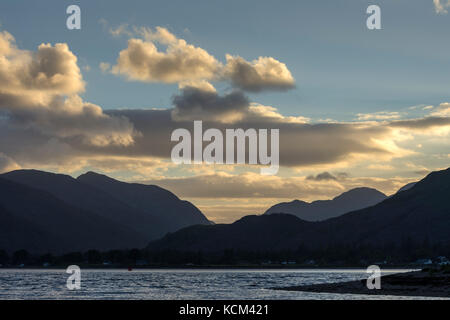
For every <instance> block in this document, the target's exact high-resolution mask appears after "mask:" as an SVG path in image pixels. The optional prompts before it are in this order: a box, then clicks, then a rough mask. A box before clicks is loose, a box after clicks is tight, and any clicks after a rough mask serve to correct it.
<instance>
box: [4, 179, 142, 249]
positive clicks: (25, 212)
mask: <svg viewBox="0 0 450 320" xmlns="http://www.w3.org/2000/svg"><path fill="white" fill-rule="evenodd" d="M0 221H1V223H0V230H1V232H0V248H2V249H4V250H7V251H14V250H18V249H27V250H29V251H32V252H60V253H61V252H66V251H77V250H87V249H90V248H94V249H102V250H104V249H109V248H127V247H130V246H132V245H134V244H136V243H141V242H142V241H143V240H144V239H142V238H140V237H139V236H138V235H136V234H135V233H134V232H133V231H132V230H130V229H127V228H126V227H123V226H121V225H119V224H116V223H114V222H112V221H111V220H109V219H106V218H104V217H101V216H98V215H96V214H94V213H92V212H89V211H86V210H83V209H81V208H78V207H75V206H72V205H69V204H68V203H66V202H64V201H62V200H60V199H58V198H56V197H55V196H53V195H51V194H50V193H48V192H45V191H42V190H39V189H35V188H30V187H28V186H25V185H22V184H18V183H15V182H12V181H9V180H7V179H4V178H0Z"/></svg>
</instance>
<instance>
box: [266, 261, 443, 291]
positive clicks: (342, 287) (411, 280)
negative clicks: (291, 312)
mask: <svg viewBox="0 0 450 320" xmlns="http://www.w3.org/2000/svg"><path fill="white" fill-rule="evenodd" d="M366 281H367V280H366V279H362V280H357V281H348V282H340V283H324V284H312V285H303V286H293V287H284V288H273V289H275V290H288V291H305V292H317V293H325V292H327V293H341V294H367V295H393V296H416V297H436V298H438V297H439V298H450V270H449V269H448V268H443V269H440V270H436V269H423V270H421V271H413V272H406V273H398V274H391V275H386V276H382V277H381V288H380V289H372V290H369V289H368V288H367V286H366Z"/></svg>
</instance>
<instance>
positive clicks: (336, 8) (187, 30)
mask: <svg viewBox="0 0 450 320" xmlns="http://www.w3.org/2000/svg"><path fill="white" fill-rule="evenodd" d="M72 4H76V5H78V6H79V7H80V9H81V29H80V30H69V29H68V28H67V27H66V19H67V17H68V16H69V15H68V14H66V8H67V7H68V6H69V5H72ZM371 4H376V5H378V6H379V7H380V8H381V26H382V28H381V30H369V29H368V28H367V26H366V19H367V18H368V16H369V15H368V14H367V13H366V9H367V7H368V6H369V5H371ZM448 10H450V1H448V0H440V1H439V0H417V1H415V0H390V1H382V0H377V1H363V0H361V1H359V0H341V1H332V0H329V1H325V0H323V1H281V2H280V1H261V0H260V1H251V0H249V1H226V2H225V1H133V0H129V1H126V2H124V1H111V0H108V1H75V0H73V1H61V0H55V1H47V0H45V1H39V2H38V1H21V0H15V1H2V2H1V3H0V32H1V34H0V87H1V88H0V172H6V171H10V170H14V169H21V168H35V169H41V170H48V171H53V172H59V173H66V174H70V175H72V176H75V177H76V176H77V175H79V174H81V173H84V172H86V171H88V170H94V171H97V172H102V173H105V174H108V175H110V176H112V177H115V178H118V179H121V180H126V181H139V182H143V183H152V184H157V185H160V186H162V187H165V188H168V189H169V190H171V191H173V192H175V193H176V194H177V195H178V196H179V197H181V198H183V199H187V200H189V201H191V202H193V203H194V204H195V205H197V206H198V207H199V208H200V209H201V210H202V211H203V212H204V213H205V215H207V216H208V218H210V219H211V220H213V221H216V222H230V221H234V220H235V219H238V218H239V217H242V216H244V215H247V214H260V213H262V212H264V211H265V209H267V208H268V207H269V206H271V205H273V204H275V203H277V202H280V201H288V200H293V199H301V200H305V201H313V200H318V199H329V198H332V197H334V196H337V195H339V194H340V193H342V192H344V191H346V190H349V189H351V188H354V187H360V186H367V187H373V188H377V189H378V190H380V191H382V192H385V193H386V194H392V193H394V192H395V191H396V190H397V189H398V188H400V187H401V186H403V185H404V184H406V183H408V182H411V181H417V180H419V179H421V178H423V177H424V176H425V175H426V174H427V173H428V172H430V171H433V170H438V169H443V168H446V167H448V162H449V160H450V148H449V147H450V143H449V139H448V138H449V133H450V103H449V102H450V91H449V89H450V77H448V74H450V63H449V62H450V56H449V52H450V41H449V40H450V39H449V38H450V36H449V33H448V30H450V14H449V13H448ZM193 120H203V121H204V123H205V125H206V126H208V127H211V128H219V129H221V130H225V129H226V128H241V127H242V128H268V129H269V128H277V129H279V130H280V164H281V168H280V170H279V172H278V174H277V175H275V176H262V175H261V174H260V172H259V168H258V167H257V166H251V165H217V164H216V165H206V164H203V165H176V164H174V163H173V162H172V161H171V159H170V150H171V148H172V147H173V143H172V142H171V141H170V135H171V132H172V131H173V130H174V129H176V128H192V122H193Z"/></svg>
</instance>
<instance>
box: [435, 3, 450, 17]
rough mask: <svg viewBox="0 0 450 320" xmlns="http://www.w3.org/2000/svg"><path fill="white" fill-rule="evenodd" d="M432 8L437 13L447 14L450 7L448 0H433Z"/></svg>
mask: <svg viewBox="0 0 450 320" xmlns="http://www.w3.org/2000/svg"><path fill="white" fill-rule="evenodd" d="M433 3H434V9H435V11H436V13H437V14H447V13H448V11H447V8H449V7H450V0H433Z"/></svg>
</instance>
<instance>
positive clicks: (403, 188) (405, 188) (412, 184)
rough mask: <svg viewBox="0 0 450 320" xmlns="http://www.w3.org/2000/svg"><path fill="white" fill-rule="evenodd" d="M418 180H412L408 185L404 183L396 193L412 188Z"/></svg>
mask: <svg viewBox="0 0 450 320" xmlns="http://www.w3.org/2000/svg"><path fill="white" fill-rule="evenodd" d="M416 183H417V182H410V183H408V184H406V185H404V186H403V187H401V188H400V189H398V190H397V192H396V193H399V192H402V191H406V190H409V189H411V188H412V187H414V186H415V185H416Z"/></svg>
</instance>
